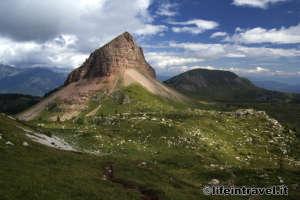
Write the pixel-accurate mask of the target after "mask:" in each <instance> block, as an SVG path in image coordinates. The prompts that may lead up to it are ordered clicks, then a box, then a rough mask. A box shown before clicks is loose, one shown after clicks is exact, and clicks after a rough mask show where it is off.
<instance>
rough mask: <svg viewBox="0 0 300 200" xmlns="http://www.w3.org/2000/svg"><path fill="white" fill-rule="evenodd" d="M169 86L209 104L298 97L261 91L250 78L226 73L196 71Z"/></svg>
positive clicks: (171, 79)
mask: <svg viewBox="0 0 300 200" xmlns="http://www.w3.org/2000/svg"><path fill="white" fill-rule="evenodd" d="M165 83H166V84H167V85H168V86H170V87H172V88H174V89H176V90H178V91H180V92H182V93H184V94H186V95H188V96H192V97H194V98H198V99H202V100H208V101H219V102H286V101H293V100H294V98H295V97H294V95H292V94H286V93H281V92H275V91H269V90H265V89H262V88H258V87H256V86H255V85H253V84H252V83H251V82H250V81H249V80H248V79H245V78H242V77H239V76H237V75H236V74H234V73H232V72H229V71H222V70H207V69H194V70H190V71H187V72H184V73H182V74H179V75H177V76H175V77H172V78H170V79H169V80H166V81H165ZM298 99H300V98H299V96H298Z"/></svg>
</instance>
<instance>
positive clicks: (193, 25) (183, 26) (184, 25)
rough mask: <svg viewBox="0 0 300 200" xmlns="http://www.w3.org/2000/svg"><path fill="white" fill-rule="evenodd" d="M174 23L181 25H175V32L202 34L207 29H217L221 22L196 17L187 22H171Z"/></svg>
mask: <svg viewBox="0 0 300 200" xmlns="http://www.w3.org/2000/svg"><path fill="white" fill-rule="evenodd" d="M169 23H170V24H172V25H179V26H176V27H173V28H172V30H173V31H174V32H175V33H182V32H186V33H192V34H200V33H203V32H205V31H207V30H212V29H215V28H217V27H218V26H219V24H218V23H217V22H215V21H209V20H203V19H194V20H189V21H185V22H169Z"/></svg>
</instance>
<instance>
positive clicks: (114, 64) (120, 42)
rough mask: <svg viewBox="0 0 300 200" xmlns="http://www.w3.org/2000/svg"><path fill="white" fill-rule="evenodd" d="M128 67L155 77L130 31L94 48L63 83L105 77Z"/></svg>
mask: <svg viewBox="0 0 300 200" xmlns="http://www.w3.org/2000/svg"><path fill="white" fill-rule="evenodd" d="M129 68H135V69H136V70H138V71H139V72H141V73H142V74H143V75H146V76H148V77H152V78H155V71H154V69H153V68H152V67H151V66H150V65H149V64H148V63H147V61H146V60H145V57H144V53H143V50H142V48H141V47H139V46H138V45H137V44H136V43H135V41H134V39H133V37H132V35H130V33H128V32H125V33H123V34H121V35H119V36H118V37H116V38H115V39H113V40H112V41H111V42H109V43H107V44H106V45H104V46H102V47H101V48H99V49H97V50H95V51H94V52H93V53H92V54H91V55H90V56H89V58H88V59H87V60H86V61H85V62H84V63H83V64H82V65H81V66H80V67H79V68H77V69H75V70H74V71H73V72H71V74H70V75H69V76H68V78H67V80H66V81H65V85H67V84H70V83H72V82H76V81H80V80H82V79H92V78H97V77H99V78H101V77H107V76H110V75H112V74H118V73H122V72H124V70H125V69H129Z"/></svg>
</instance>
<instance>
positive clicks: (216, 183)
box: [208, 179, 220, 185]
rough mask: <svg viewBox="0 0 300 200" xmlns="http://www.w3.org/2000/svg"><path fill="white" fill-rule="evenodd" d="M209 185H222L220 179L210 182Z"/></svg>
mask: <svg viewBox="0 0 300 200" xmlns="http://www.w3.org/2000/svg"><path fill="white" fill-rule="evenodd" d="M208 184H209V185H219V184H220V181H219V180H218V179H211V180H210V181H209V182H208Z"/></svg>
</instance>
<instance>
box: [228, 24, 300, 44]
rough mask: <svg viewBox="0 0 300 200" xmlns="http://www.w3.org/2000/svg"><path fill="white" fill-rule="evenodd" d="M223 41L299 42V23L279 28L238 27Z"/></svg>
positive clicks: (251, 42) (250, 42) (249, 42)
mask: <svg viewBox="0 0 300 200" xmlns="http://www.w3.org/2000/svg"><path fill="white" fill-rule="evenodd" d="M225 41H233V42H239V43H245V44H254V43H275V44H297V43H300V24H298V25H296V26H290V27H288V28H285V27H282V28H279V29H275V28H273V29H269V30H267V29H264V28H261V27H256V28H253V29H247V30H242V29H240V28H239V29H238V30H237V31H236V33H235V34H234V35H233V36H232V37H227V38H226V39H225Z"/></svg>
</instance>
